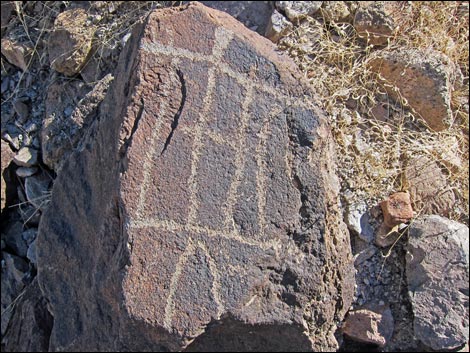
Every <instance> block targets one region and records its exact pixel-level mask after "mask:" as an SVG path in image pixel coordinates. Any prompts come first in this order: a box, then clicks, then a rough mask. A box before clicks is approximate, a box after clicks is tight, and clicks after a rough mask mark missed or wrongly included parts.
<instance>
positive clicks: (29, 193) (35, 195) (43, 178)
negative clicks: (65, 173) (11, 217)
mask: <svg viewBox="0 0 470 353" xmlns="http://www.w3.org/2000/svg"><path fill="white" fill-rule="evenodd" d="M51 184H52V178H51V177H50V176H49V175H48V174H47V173H41V174H38V175H34V176H30V177H28V178H26V179H25V182H24V189H25V193H26V198H27V199H28V201H29V202H30V203H31V204H32V205H33V206H34V207H36V208H38V209H40V210H44V209H45V208H46V207H47V205H48V203H49V201H50V195H49V194H48V191H49V187H50V185H51Z"/></svg>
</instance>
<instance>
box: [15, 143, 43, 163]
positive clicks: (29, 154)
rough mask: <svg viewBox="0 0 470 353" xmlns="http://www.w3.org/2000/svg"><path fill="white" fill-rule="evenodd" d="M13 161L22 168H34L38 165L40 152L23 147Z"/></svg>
mask: <svg viewBox="0 0 470 353" xmlns="http://www.w3.org/2000/svg"><path fill="white" fill-rule="evenodd" d="M13 161H14V162H15V163H16V164H17V165H19V166H20V167H32V166H34V165H37V164H38V151H37V150H35V149H34V148H31V147H22V148H21V149H20V150H19V151H18V153H17V154H16V156H15V157H14V158H13Z"/></svg>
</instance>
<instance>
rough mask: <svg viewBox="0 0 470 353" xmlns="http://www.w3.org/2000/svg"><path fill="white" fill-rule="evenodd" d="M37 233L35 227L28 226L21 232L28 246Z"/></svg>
mask: <svg viewBox="0 0 470 353" xmlns="http://www.w3.org/2000/svg"><path fill="white" fill-rule="evenodd" d="M37 235H38V229H37V228H29V229H27V230H25V231H24V232H23V234H21V236H22V238H23V240H24V241H25V242H26V244H27V245H28V246H30V245H31V243H32V242H33V241H34V240H35V239H36V237H37Z"/></svg>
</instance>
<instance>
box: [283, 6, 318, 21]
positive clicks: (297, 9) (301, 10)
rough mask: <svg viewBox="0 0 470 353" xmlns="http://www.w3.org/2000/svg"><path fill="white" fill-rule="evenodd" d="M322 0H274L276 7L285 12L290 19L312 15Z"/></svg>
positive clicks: (296, 19) (294, 19)
mask: <svg viewBox="0 0 470 353" xmlns="http://www.w3.org/2000/svg"><path fill="white" fill-rule="evenodd" d="M322 3H323V1H276V8H277V9H278V10H279V11H282V12H284V13H285V14H286V16H287V18H288V19H289V20H291V21H298V20H300V19H302V18H303V17H307V16H312V15H313V14H314V13H315V12H317V11H318V10H319V9H320V7H321V5H322Z"/></svg>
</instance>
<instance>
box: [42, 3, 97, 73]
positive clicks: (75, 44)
mask: <svg viewBox="0 0 470 353" xmlns="http://www.w3.org/2000/svg"><path fill="white" fill-rule="evenodd" d="M87 19H88V15H87V13H86V11H85V10H84V9H80V8H78V9H72V10H67V11H64V12H62V13H60V14H59V16H57V18H56V20H55V22H54V30H53V31H52V33H51V34H50V36H49V60H50V63H51V67H52V68H53V69H54V70H56V71H58V72H60V73H63V74H64V75H67V76H73V75H75V74H77V73H79V72H80V69H81V68H82V67H83V65H85V63H86V60H87V58H88V55H89V53H90V50H91V45H92V39H93V34H94V33H95V29H94V27H93V26H92V25H90V24H89V23H87Z"/></svg>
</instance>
